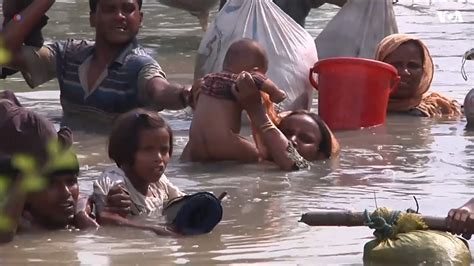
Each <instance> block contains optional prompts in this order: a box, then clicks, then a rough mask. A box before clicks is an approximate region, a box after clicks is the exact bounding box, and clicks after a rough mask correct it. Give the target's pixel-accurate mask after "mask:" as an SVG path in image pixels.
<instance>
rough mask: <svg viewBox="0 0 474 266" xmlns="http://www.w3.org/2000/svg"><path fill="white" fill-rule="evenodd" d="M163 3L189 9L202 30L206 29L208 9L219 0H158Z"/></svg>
mask: <svg viewBox="0 0 474 266" xmlns="http://www.w3.org/2000/svg"><path fill="white" fill-rule="evenodd" d="M158 2H160V3H161V4H163V5H167V6H170V7H174V8H179V9H183V10H186V11H189V12H190V13H191V14H192V15H194V16H196V17H197V18H198V19H199V23H200V24H201V27H202V28H203V30H206V29H207V22H208V19H209V11H210V10H211V9H212V8H213V7H215V6H216V5H217V3H218V2H219V0H158Z"/></svg>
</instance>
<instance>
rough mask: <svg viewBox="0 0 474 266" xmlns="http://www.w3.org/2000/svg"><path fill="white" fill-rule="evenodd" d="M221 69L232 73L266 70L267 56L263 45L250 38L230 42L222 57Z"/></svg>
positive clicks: (264, 71) (263, 72)
mask: <svg viewBox="0 0 474 266" xmlns="http://www.w3.org/2000/svg"><path fill="white" fill-rule="evenodd" d="M223 69H224V70H226V71H230V72H232V73H240V72H242V71H248V72H250V71H254V70H256V71H258V72H260V73H262V74H265V73H266V72H267V70H268V57H267V53H266V52H265V50H264V49H263V47H262V46H261V45H260V44H258V43H257V42H256V41H254V40H252V39H247V38H244V39H240V40H238V41H236V42H234V43H232V44H231V45H230V47H229V49H228V50H227V53H226V55H225V57H224V63H223Z"/></svg>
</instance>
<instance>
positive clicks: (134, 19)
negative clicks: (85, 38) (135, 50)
mask: <svg viewBox="0 0 474 266" xmlns="http://www.w3.org/2000/svg"><path fill="white" fill-rule="evenodd" d="M89 7H90V24H91V26H92V27H94V28H95V29H96V41H103V42H105V43H107V44H109V45H125V44H127V43H129V42H130V41H132V40H133V38H135V36H137V34H138V30H139V28H140V26H141V24H142V20H143V13H142V12H141V8H142V0H89Z"/></svg>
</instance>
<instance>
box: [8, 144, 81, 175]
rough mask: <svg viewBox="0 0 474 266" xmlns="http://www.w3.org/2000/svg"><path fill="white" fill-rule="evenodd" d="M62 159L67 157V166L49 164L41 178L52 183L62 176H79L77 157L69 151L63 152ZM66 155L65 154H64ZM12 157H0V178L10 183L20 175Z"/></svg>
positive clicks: (57, 163)
mask: <svg viewBox="0 0 474 266" xmlns="http://www.w3.org/2000/svg"><path fill="white" fill-rule="evenodd" d="M63 152H64V157H62V158H65V157H66V156H67V159H69V160H68V161H67V164H63V163H61V162H49V165H47V166H48V167H46V168H44V169H43V173H42V174H43V176H44V177H45V178H47V179H48V180H50V181H52V180H54V179H55V178H56V177H59V176H62V175H74V176H77V175H79V171H80V169H79V161H78V160H77V156H76V154H75V153H73V152H72V151H70V150H63ZM66 153H67V154H66ZM13 158H14V155H13V156H12V155H0V176H1V177H5V178H7V179H8V180H10V181H13V180H16V179H17V178H18V177H19V176H20V175H21V170H20V169H18V168H17V167H16V166H15V165H14V163H13Z"/></svg>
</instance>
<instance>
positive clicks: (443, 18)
mask: <svg viewBox="0 0 474 266" xmlns="http://www.w3.org/2000/svg"><path fill="white" fill-rule="evenodd" d="M436 13H437V14H438V18H439V22H441V23H462V22H464V20H463V19H462V15H461V11H459V10H456V11H450V10H444V11H441V10H439V11H437V12H436Z"/></svg>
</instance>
